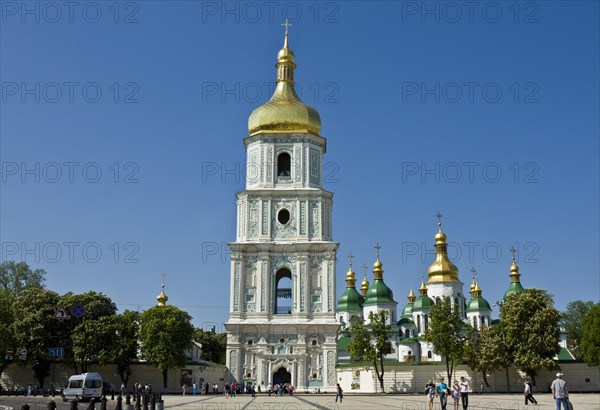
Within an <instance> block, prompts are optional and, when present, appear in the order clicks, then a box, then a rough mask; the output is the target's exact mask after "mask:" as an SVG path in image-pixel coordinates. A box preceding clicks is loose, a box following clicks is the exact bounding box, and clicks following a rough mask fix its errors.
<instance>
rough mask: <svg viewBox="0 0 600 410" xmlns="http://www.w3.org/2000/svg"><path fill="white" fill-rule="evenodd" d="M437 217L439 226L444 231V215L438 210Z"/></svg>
mask: <svg viewBox="0 0 600 410" xmlns="http://www.w3.org/2000/svg"><path fill="white" fill-rule="evenodd" d="M435 216H436V217H437V219H438V226H439V227H440V229H442V216H443V215H442V214H441V213H440V211H439V210H438V212H437V214H435Z"/></svg>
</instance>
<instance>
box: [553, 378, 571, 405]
mask: <svg viewBox="0 0 600 410" xmlns="http://www.w3.org/2000/svg"><path fill="white" fill-rule="evenodd" d="M562 377H563V374H562V373H556V379H554V381H553V382H552V385H551V386H550V387H551V388H552V397H553V398H554V400H556V410H560V405H561V403H562V406H563V409H564V410H569V389H567V382H565V381H564V380H563V378H562Z"/></svg>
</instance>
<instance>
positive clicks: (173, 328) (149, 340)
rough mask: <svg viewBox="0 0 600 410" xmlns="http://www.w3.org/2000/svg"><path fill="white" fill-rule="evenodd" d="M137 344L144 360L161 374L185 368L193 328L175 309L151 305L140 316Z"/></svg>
mask: <svg viewBox="0 0 600 410" xmlns="http://www.w3.org/2000/svg"><path fill="white" fill-rule="evenodd" d="M141 319H142V324H141V327H140V342H141V344H142V355H143V357H144V358H145V359H146V360H147V361H148V363H150V364H151V365H153V366H156V367H158V368H159V369H160V370H161V371H162V374H163V385H164V387H165V388H167V376H168V371H169V369H171V368H175V367H181V366H184V365H185V351H186V349H189V348H190V347H191V345H192V338H193V337H194V327H193V326H192V324H191V320H192V318H191V317H190V315H189V314H188V313H187V312H184V311H183V310H180V309H178V308H176V307H175V306H154V307H152V308H150V309H148V310H146V311H145V312H143V313H142V314H141Z"/></svg>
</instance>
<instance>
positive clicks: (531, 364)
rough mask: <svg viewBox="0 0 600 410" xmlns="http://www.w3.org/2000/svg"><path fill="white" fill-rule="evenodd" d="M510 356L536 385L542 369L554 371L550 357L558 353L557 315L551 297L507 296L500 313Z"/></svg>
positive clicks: (536, 293)
mask: <svg viewBox="0 0 600 410" xmlns="http://www.w3.org/2000/svg"><path fill="white" fill-rule="evenodd" d="M500 319H501V320H502V328H503V330H504V335H505V340H506V346H507V349H508V352H509V356H510V358H511V360H512V362H513V363H514V364H515V366H517V367H519V368H520V369H521V370H523V371H524V372H525V373H526V374H527V375H528V376H529V377H530V378H531V381H532V383H533V385H535V376H536V375H537V372H538V371H539V370H541V369H547V370H553V369H555V368H556V364H555V363H554V360H553V357H554V356H555V355H556V354H557V353H558V352H559V351H560V346H559V344H558V341H559V328H558V321H559V319H560V313H559V312H558V310H556V309H555V308H554V306H553V301H552V296H550V295H549V294H548V293H547V292H546V291H544V290H541V289H527V290H525V292H522V293H517V294H514V295H510V296H509V297H508V300H507V301H506V303H505V304H504V305H503V306H502V309H501V310H500Z"/></svg>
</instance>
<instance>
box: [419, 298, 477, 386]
mask: <svg viewBox="0 0 600 410" xmlns="http://www.w3.org/2000/svg"><path fill="white" fill-rule="evenodd" d="M429 319H430V320H429V328H428V329H427V330H425V333H423V340H425V341H427V342H430V343H432V344H433V351H434V352H435V353H436V354H439V355H440V356H444V360H445V362H446V374H447V375H448V381H449V382H450V381H451V380H452V374H453V373H454V364H455V363H457V362H459V363H460V361H461V360H462V358H463V354H464V347H465V341H466V333H467V332H466V324H465V322H464V320H463V318H462V317H461V314H460V310H459V309H457V308H456V307H453V306H452V301H451V300H450V298H448V297H445V298H444V299H443V300H441V301H439V302H438V303H436V304H435V305H433V306H432V307H431V310H430V311H429Z"/></svg>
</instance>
